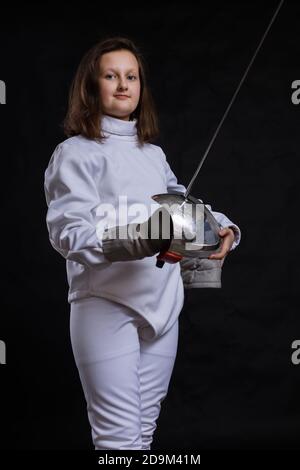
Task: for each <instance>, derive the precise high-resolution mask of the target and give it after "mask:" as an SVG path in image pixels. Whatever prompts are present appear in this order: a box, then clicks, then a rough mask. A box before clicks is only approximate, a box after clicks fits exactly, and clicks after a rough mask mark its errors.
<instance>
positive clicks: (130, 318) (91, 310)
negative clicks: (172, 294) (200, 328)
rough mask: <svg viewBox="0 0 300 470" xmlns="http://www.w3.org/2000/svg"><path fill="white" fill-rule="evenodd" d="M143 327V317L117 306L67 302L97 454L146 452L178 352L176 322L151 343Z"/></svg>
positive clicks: (96, 301)
mask: <svg viewBox="0 0 300 470" xmlns="http://www.w3.org/2000/svg"><path fill="white" fill-rule="evenodd" d="M159 314H161V315H163V311H159ZM145 326H147V321H146V320H145V319H144V318H143V317H142V316H140V315H139V314H138V313H136V312H135V311H134V310H132V309H129V308H128V307H125V306H124V305H121V304H119V303H117V302H112V301H110V300H107V299H104V298H100V297H89V298H87V299H80V300H75V301H73V302H72V303H71V315H70V333H71V341H72V348H73V354H74V358H75V362H76V365H77V368H78V371H79V376H80V379H81V383H82V387H83V391H84V394H85V398H86V402H87V411H88V417H89V422H90V425H91V429H92V438H93V443H94V445H95V449H97V450H106V449H150V445H151V442H152V439H153V434H154V431H155V429H156V426H157V425H156V421H157V418H158V416H159V413H160V409H161V402H162V401H163V400H164V398H165V397H166V395H167V392H168V386H169V382H170V378H171V375H172V371H173V367H174V362H175V358H176V354H177V346H178V320H176V321H175V323H174V324H173V325H172V327H171V328H170V329H169V330H168V331H167V332H166V333H165V334H163V335H161V336H158V337H156V338H154V339H153V340H149V341H147V340H145V339H143V332H144V328H145Z"/></svg>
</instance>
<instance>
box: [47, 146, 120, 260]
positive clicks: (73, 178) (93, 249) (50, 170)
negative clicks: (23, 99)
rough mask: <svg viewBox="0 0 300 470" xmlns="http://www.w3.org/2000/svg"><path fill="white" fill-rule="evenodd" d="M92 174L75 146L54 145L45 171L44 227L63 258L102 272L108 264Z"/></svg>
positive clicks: (96, 191)
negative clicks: (99, 224) (98, 226)
mask: <svg viewBox="0 0 300 470" xmlns="http://www.w3.org/2000/svg"><path fill="white" fill-rule="evenodd" d="M95 174H97V169H96V168H93V166H92V162H91V161H90V160H89V159H88V158H87V157H86V155H84V154H82V153H80V151H79V150H78V148H77V147H74V146H73V145H70V144H66V143H64V142H62V143H60V144H58V146H57V147H56V148H55V150H54V152H53V154H52V156H51V159H50V161H49V164H48V167H47V169H46V171H45V178H44V190H45V196H46V202H47V206H48V211H47V215H46V224H47V228H48V232H49V240H50V243H51V245H52V246H53V248H54V249H55V250H56V251H58V253H60V254H61V255H62V256H63V257H64V258H65V259H67V260H71V261H76V262H77V263H80V264H83V265H86V266H89V267H91V268H95V269H102V268H103V267H104V266H107V265H110V264H111V262H110V261H108V260H107V259H106V258H105V256H104V254H103V250H102V242H101V240H102V236H101V230H100V233H99V231H98V230H97V226H96V209H97V206H98V204H99V203H100V197H99V193H98V190H97V185H96V181H95ZM103 230H104V228H102V233H103Z"/></svg>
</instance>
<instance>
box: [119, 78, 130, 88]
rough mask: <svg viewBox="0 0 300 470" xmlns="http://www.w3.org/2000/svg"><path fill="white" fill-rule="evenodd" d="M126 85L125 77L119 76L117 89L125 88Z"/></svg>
mask: <svg viewBox="0 0 300 470" xmlns="http://www.w3.org/2000/svg"><path fill="white" fill-rule="evenodd" d="M127 88H128V85H127V82H126V79H125V78H124V77H123V78H122V77H120V79H119V83H118V90H127Z"/></svg>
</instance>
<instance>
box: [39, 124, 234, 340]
mask: <svg viewBox="0 0 300 470" xmlns="http://www.w3.org/2000/svg"><path fill="white" fill-rule="evenodd" d="M102 129H103V134H104V135H105V136H106V137H107V140H106V141H105V142H103V143H99V142H97V141H96V140H89V139H86V138H85V137H83V136H81V135H79V136H75V137H71V138H69V139H66V140H65V141H64V142H61V143H59V144H58V145H57V147H56V148H55V150H54V152H53V154H52V156H51V159H50V161H49V164H48V167H47V169H46V171H45V181H44V188H45V196H46V201H47V205H48V211H47V216H46V221H47V227H48V232H49V239H50V242H51V244H52V246H53V248H54V249H55V250H57V251H58V252H59V253H60V254H61V255H62V256H63V257H64V258H65V259H66V267H67V278H68V283H69V292H68V301H69V302H70V303H71V302H73V301H74V300H76V299H81V298H86V297H90V296H99V297H105V298H107V299H111V300H113V301H116V302H119V303H121V304H123V305H126V306H128V307H130V308H132V309H134V310H135V311H136V312H138V313H140V314H141V315H142V316H143V317H144V318H145V319H146V320H147V321H148V323H149V325H148V329H147V330H146V331H145V334H147V335H148V338H152V337H154V336H155V335H159V334H161V333H162V332H164V331H167V330H168V328H170V327H171V326H172V325H173V324H174V322H175V321H176V319H177V318H178V315H179V313H180V311H181V309H182V306H183V302H184V288H183V283H182V278H181V273H180V264H179V263H176V264H169V263H165V264H164V266H163V268H157V267H156V255H154V256H153V257H147V258H144V259H142V260H136V261H121V262H113V263H111V262H110V261H108V260H107V259H106V258H105V256H104V254H103V250H102V245H101V234H102V232H103V229H104V227H102V228H101V227H100V228H98V222H99V217H98V216H97V207H98V206H99V204H100V203H101V204H103V203H110V204H112V205H113V206H114V207H115V208H116V209H117V208H118V206H119V202H120V200H119V196H120V195H122V197H123V198H124V202H125V200H127V204H128V207H131V205H132V204H134V203H144V204H145V205H146V207H149V214H148V215H150V214H151V213H153V212H154V210H155V202H154V200H153V199H151V196H153V195H154V194H159V193H166V192H172V191H173V190H175V191H180V192H184V191H185V190H186V188H185V186H183V185H182V184H179V183H178V182H177V178H176V176H175V175H174V173H173V172H172V170H171V168H170V166H169V164H168V162H167V159H166V156H165V154H164V152H163V151H162V149H161V148H160V147H159V146H157V145H154V144H144V145H143V146H139V143H138V139H137V128H136V121H135V120H134V121H124V120H121V119H117V118H114V117H111V116H108V115H104V116H103V118H102ZM150 206H151V211H150ZM157 207H158V204H157ZM157 207H156V208H157ZM208 207H209V206H208ZM213 214H214V215H215V217H216V219H217V220H218V222H219V223H221V225H222V226H223V227H224V226H235V230H236V240H235V243H234V245H233V248H235V246H236V245H237V244H238V243H239V239H240V231H239V228H238V227H237V226H236V225H234V224H233V223H232V222H231V221H230V220H229V219H228V218H227V217H226V216H225V215H224V214H221V213H218V212H213ZM117 216H118V211H117ZM133 218H134V221H135V222H136V221H137V220H136V217H133ZM143 220H146V217H145V218H142V219H141V221H143ZM131 221H132V218H131V217H129V216H128V221H127V223H130V222H131ZM117 222H118V221H117ZM113 225H115V224H113V223H112V224H111V225H110V226H113Z"/></svg>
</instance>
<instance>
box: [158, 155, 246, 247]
mask: <svg viewBox="0 0 300 470" xmlns="http://www.w3.org/2000/svg"><path fill="white" fill-rule="evenodd" d="M161 150H162V149H161ZM162 156H163V162H164V166H165V173H166V178H167V189H168V192H172V191H179V192H182V193H185V191H186V187H185V186H184V185H182V184H179V183H178V181H177V177H176V176H175V174H174V173H173V171H172V170H171V168H170V165H169V163H168V161H167V158H166V155H165V153H164V152H163V150H162ZM199 201H201V199H199ZM201 202H202V201H201ZM205 206H206V207H207V208H208V209H209V210H210V212H211V213H212V214H213V216H214V217H215V219H216V220H217V222H218V223H219V224H220V226H221V228H225V227H230V228H231V229H232V230H233V232H234V235H235V239H234V242H233V244H232V246H231V249H230V251H232V250H234V249H235V248H236V247H237V246H238V244H239V243H240V240H241V230H240V228H239V227H238V226H237V225H236V224H235V223H233V222H232V221H231V220H230V219H228V217H226V215H224V214H222V212H215V211H213V210H212V209H211V206H210V205H209V204H205Z"/></svg>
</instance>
